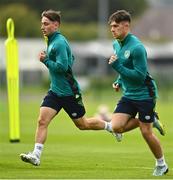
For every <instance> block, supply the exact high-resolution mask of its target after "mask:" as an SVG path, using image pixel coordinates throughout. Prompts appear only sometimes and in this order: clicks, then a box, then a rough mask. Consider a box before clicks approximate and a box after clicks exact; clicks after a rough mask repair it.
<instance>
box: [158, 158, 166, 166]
mask: <svg viewBox="0 0 173 180" xmlns="http://www.w3.org/2000/svg"><path fill="white" fill-rule="evenodd" d="M165 164H166V162H165V158H164V156H162V157H161V158H159V159H156V166H164V165H165Z"/></svg>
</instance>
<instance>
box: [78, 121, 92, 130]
mask: <svg viewBox="0 0 173 180" xmlns="http://www.w3.org/2000/svg"><path fill="white" fill-rule="evenodd" d="M76 126H77V128H78V129H80V130H87V129H88V128H89V124H88V122H87V121H84V122H82V123H77V124H76Z"/></svg>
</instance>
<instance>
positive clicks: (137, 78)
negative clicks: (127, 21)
mask: <svg viewBox="0 0 173 180" xmlns="http://www.w3.org/2000/svg"><path fill="white" fill-rule="evenodd" d="M113 49H114V53H115V54H116V55H117V60H116V61H115V62H113V63H112V64H111V65H112V67H113V69H115V70H116V71H117V72H118V73H119V77H118V79H117V81H116V82H115V83H118V84H119V85H120V87H122V89H123V96H124V97H127V98H129V99H132V100H144V99H151V98H156V97H157V87H156V83H155V81H154V80H151V84H152V90H153V91H154V96H153V97H151V96H150V94H149V90H148V87H147V86H146V83H145V79H146V77H147V75H148V68H147V53H146V50H145V47H144V46H143V44H142V42H141V41H140V40H139V39H138V38H137V37H136V36H134V35H133V34H131V33H129V34H128V35H127V36H126V37H125V39H124V40H123V41H121V42H120V41H118V40H115V41H114V42H113Z"/></svg>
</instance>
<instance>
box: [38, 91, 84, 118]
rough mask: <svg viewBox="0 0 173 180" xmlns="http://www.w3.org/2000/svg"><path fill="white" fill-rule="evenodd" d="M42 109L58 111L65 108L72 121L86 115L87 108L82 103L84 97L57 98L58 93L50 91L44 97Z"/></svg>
mask: <svg viewBox="0 0 173 180" xmlns="http://www.w3.org/2000/svg"><path fill="white" fill-rule="evenodd" d="M41 107H50V108H52V109H54V110H56V111H57V113H58V112H59V111H60V110H61V109H62V108H63V109H64V110H65V112H66V113H67V114H68V115H69V116H70V118H71V119H78V118H80V117H82V116H84V114H85V107H84V105H83V102H82V96H81V95H80V96H79V97H77V98H75V97H74V96H65V97H60V96H57V95H56V93H54V92H52V91H48V93H47V95H46V96H45V97H44V99H43V102H42V104H41Z"/></svg>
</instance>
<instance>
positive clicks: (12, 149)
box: [0, 93, 173, 179]
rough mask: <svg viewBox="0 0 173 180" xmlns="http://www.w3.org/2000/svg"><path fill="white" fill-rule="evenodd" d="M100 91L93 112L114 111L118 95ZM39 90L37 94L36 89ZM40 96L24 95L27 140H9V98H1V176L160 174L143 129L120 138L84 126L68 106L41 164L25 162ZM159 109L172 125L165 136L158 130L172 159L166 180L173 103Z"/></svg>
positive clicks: (88, 100)
mask: <svg viewBox="0 0 173 180" xmlns="http://www.w3.org/2000/svg"><path fill="white" fill-rule="evenodd" d="M105 94H107V93H103V94H102V93H100V94H99V97H98V98H96V97H95V98H93V97H92V96H90V95H89V96H85V97H84V102H85V104H86V109H87V116H88V117H89V116H92V115H93V114H94V112H95V111H96V109H97V106H98V105H99V104H101V103H105V104H107V105H108V106H109V107H110V110H111V111H113V109H114V105H115V104H116V101H117V98H114V97H113V94H110V96H107V97H105V96H104V95H105ZM35 95H37V94H35ZM43 96H44V93H42V95H41V96H39V97H38V98H35V97H33V98H32V97H29V98H27V97H25V96H22V97H21V102H20V117H21V142H20V143H10V142H9V136H8V133H9V129H8V111H7V99H6V98H4V97H2V96H1V101H0V179H158V178H157V177H153V176H152V172H153V168H154V165H155V160H154V158H153V155H152V154H151V152H150V151H149V149H148V147H147V145H146V143H145V142H144V140H143V138H142V137H141V134H140V132H139V130H138V129H136V130H134V131H131V132H129V133H126V134H124V137H123V141H122V142H120V143H119V142H116V141H115V139H114V138H113V136H112V135H111V134H109V133H107V132H106V131H80V130H78V129H77V128H76V127H75V126H74V125H73V123H72V121H71V120H70V118H69V117H68V116H67V115H66V114H65V113H64V112H63V111H62V112H61V113H60V114H59V115H58V116H57V117H56V118H55V119H54V120H53V121H52V123H51V124H50V126H49V132H48V139H47V142H46V144H45V147H44V151H43V154H42V159H41V165H40V166H39V167H35V166H32V165H31V164H27V163H24V162H22V161H21V160H20V158H19V154H20V153H22V152H28V151H31V150H32V149H33V145H34V134H35V128H36V119H37V116H38V110H39V104H40V102H41V99H42V97H43ZM157 110H158V112H159V114H160V118H161V120H162V122H164V124H165V126H166V130H167V134H166V136H165V137H162V136H161V135H160V134H159V133H158V132H157V131H156V130H154V131H155V132H156V134H157V135H158V137H159V139H160V141H161V143H162V145H163V148H164V152H165V158H166V160H167V162H168V164H169V173H168V174H167V175H165V176H163V177H160V179H172V178H173V156H172V152H173V143H172V133H173V128H172V127H173V121H172V117H173V105H172V102H169V101H166V102H162V101H159V102H158V106H157Z"/></svg>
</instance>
